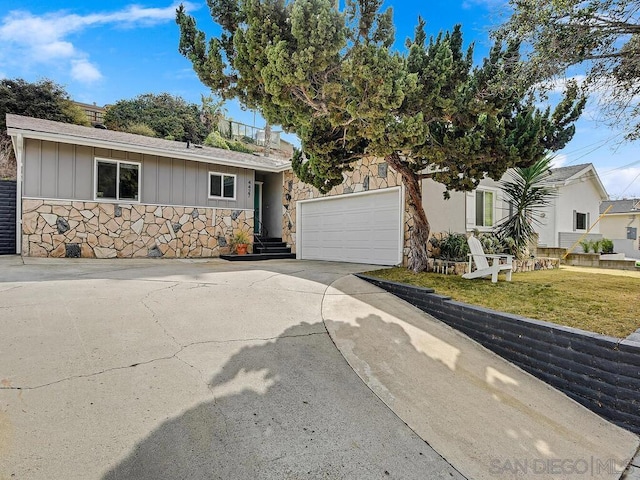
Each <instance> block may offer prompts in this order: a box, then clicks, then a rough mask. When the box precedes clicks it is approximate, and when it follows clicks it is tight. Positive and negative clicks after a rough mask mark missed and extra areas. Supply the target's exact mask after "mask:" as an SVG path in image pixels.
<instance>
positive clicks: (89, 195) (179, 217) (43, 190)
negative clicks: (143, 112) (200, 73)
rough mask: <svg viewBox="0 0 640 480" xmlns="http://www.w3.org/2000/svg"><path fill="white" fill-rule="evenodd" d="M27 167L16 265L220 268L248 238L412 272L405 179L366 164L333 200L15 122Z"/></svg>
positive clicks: (231, 170) (182, 151)
mask: <svg viewBox="0 0 640 480" xmlns="http://www.w3.org/2000/svg"><path fill="white" fill-rule="evenodd" d="M7 131H8V134H9V135H10V136H11V138H12V141H13V145H14V150H15V152H16V157H17V159H18V174H17V176H18V182H17V188H16V195H15V198H16V202H15V203H16V207H15V208H16V214H15V217H16V224H17V228H16V240H17V242H16V243H17V246H16V248H15V250H16V252H17V253H21V254H22V255H26V256H40V257H99V258H113V257H148V256H151V257H211V256H218V255H220V254H222V253H225V252H227V251H228V249H229V248H228V245H229V241H230V239H231V237H232V235H233V234H234V232H236V231H237V230H241V229H245V230H253V231H254V232H263V233H264V232H265V231H268V235H269V236H275V237H283V239H284V241H286V242H287V244H288V245H289V246H290V247H291V249H292V250H293V251H294V252H296V253H297V257H298V258H301V259H321V260H335V261H350V262H361V263H373V264H382V265H396V264H400V263H402V262H403V259H404V257H405V256H406V254H407V249H406V245H405V242H406V239H408V234H407V232H408V229H409V228H411V225H412V220H411V218H410V216H409V215H408V213H407V211H406V210H407V209H406V205H405V201H404V190H403V188H402V181H401V177H400V175H399V174H397V173H396V172H394V171H393V170H391V169H390V168H388V166H387V164H386V163H385V162H384V161H383V160H381V159H376V158H366V159H363V160H362V161H360V162H358V163H357V164H356V165H355V166H354V169H353V170H352V171H350V172H346V173H345V181H344V183H343V184H341V185H339V186H338V187H336V188H334V189H333V190H332V191H331V192H329V193H328V194H326V195H322V194H320V193H319V192H318V191H317V190H316V189H315V188H313V187H311V186H309V185H306V184H304V183H302V182H301V181H300V180H298V179H297V178H296V176H295V175H294V173H293V172H292V171H291V165H290V162H289V161H288V160H283V159H278V158H274V157H270V158H267V157H263V156H258V155H252V154H245V153H239V152H232V151H229V150H221V149H216V148H209V147H200V146H194V145H189V144H185V143H183V142H174V141H169V140H163V139H158V138H150V137H144V136H140V135H134V134H129V133H123V132H114V131H109V130H103V129H96V128H90V127H82V126H78V125H71V124H64V123H59V122H53V121H48V120H40V119H35V118H29V117H23V116H18V115H11V114H10V115H7Z"/></svg>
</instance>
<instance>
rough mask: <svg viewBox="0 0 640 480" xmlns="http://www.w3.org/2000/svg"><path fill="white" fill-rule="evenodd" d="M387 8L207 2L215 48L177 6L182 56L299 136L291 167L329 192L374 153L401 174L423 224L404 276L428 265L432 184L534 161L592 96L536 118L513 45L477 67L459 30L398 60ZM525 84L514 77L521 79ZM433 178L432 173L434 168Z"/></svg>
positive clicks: (467, 183) (469, 183)
mask: <svg viewBox="0 0 640 480" xmlns="http://www.w3.org/2000/svg"><path fill="white" fill-rule="evenodd" d="M381 4H382V1H381V0H347V6H346V9H345V11H344V12H339V11H338V10H337V9H336V8H335V6H334V2H332V1H330V0H292V1H290V2H288V3H285V2H284V1H283V0H209V6H210V9H211V15H212V18H213V20H214V22H215V23H217V24H218V25H219V26H220V27H221V29H222V33H221V34H220V36H219V37H212V38H211V39H210V40H209V41H208V42H207V40H206V36H205V34H204V33H203V32H202V31H200V30H198V28H197V25H196V22H195V20H194V19H193V17H190V16H189V15H187V13H186V12H185V10H184V8H183V7H182V6H181V7H180V8H179V9H178V11H177V23H178V24H179V26H180V31H181V37H180V47H179V50H180V52H181V53H182V54H183V55H185V56H186V57H187V58H189V59H190V60H191V62H192V63H193V66H194V69H195V71H196V73H197V74H198V76H199V78H200V79H201V81H202V82H203V83H204V84H206V85H208V86H209V87H211V88H212V89H213V90H215V91H216V92H219V93H220V94H222V95H223V96H224V97H225V98H237V99H239V100H240V101H241V102H243V103H244V104H245V105H247V106H249V107H250V108H255V109H258V110H259V111H260V112H261V113H262V114H263V115H264V117H265V118H266V119H267V121H268V122H270V123H272V124H279V125H282V127H283V128H284V129H285V130H287V131H290V132H295V133H296V134H297V135H298V136H299V137H300V139H301V142H302V151H300V152H297V153H296V155H295V156H294V158H293V162H292V164H293V169H294V171H295V172H296V174H297V175H298V176H299V177H300V178H301V179H302V180H303V181H305V182H307V183H310V184H313V185H314V186H316V187H317V188H318V189H319V190H320V191H322V192H327V191H329V190H330V189H331V188H332V187H333V186H335V185H338V184H339V183H341V182H342V178H343V177H342V172H344V171H345V170H347V169H349V168H351V165H352V163H353V162H354V161H356V160H358V159H361V158H363V157H364V156H367V155H375V156H379V157H382V158H384V159H385V160H386V161H387V162H388V164H389V165H390V166H391V168H393V169H394V170H396V171H397V172H398V173H400V174H401V175H402V179H403V182H404V185H405V187H406V191H407V195H408V203H409V207H410V210H411V211H410V214H411V215H412V216H413V218H414V227H413V228H412V230H411V232H410V254H409V265H408V266H409V268H411V269H412V270H414V271H421V270H424V269H426V266H427V240H428V238H429V222H428V220H427V216H426V214H425V211H424V208H423V206H422V195H421V179H422V178H424V177H425V176H426V175H428V176H431V177H432V178H433V179H434V180H436V181H438V182H440V183H443V184H444V185H445V186H446V187H447V189H448V190H471V189H473V188H475V187H476V186H477V185H478V183H479V181H480V180H481V179H482V178H483V177H484V175H485V174H486V175H488V176H490V177H491V178H494V179H498V178H500V177H501V176H502V174H503V173H504V172H505V171H506V170H507V169H508V168H510V167H515V166H528V165H530V164H532V163H533V162H535V161H536V160H538V159H539V158H541V157H542V156H543V155H544V154H545V152H546V151H548V150H557V149H559V148H561V147H563V146H564V145H565V144H566V143H567V142H568V141H569V139H570V138H571V137H572V136H573V132H574V127H573V122H574V121H575V119H576V118H577V117H578V116H579V114H580V112H581V110H582V108H583V106H584V101H583V100H582V99H578V91H577V89H576V88H574V87H573V86H571V88H569V90H568V92H567V95H566V96H565V97H564V99H563V100H562V101H561V102H560V103H559V104H558V106H557V107H556V108H555V109H554V111H553V112H552V111H550V110H548V109H547V110H546V111H543V112H542V111H539V110H538V109H537V108H535V106H534V105H533V104H532V103H531V101H530V100H529V97H528V91H529V89H530V87H531V86H530V85H527V84H526V82H524V81H523V80H522V77H521V76H518V75H515V74H514V72H515V71H516V70H518V69H519V65H520V63H519V62H520V59H519V54H518V45H517V44H509V45H500V44H497V45H496V46H495V47H494V48H493V49H492V50H491V53H490V56H489V58H487V59H486V60H485V61H484V62H483V64H482V65H481V66H478V67H474V66H473V64H472V53H473V50H472V47H469V48H468V49H466V50H465V49H464V47H463V38H462V31H461V28H460V27H459V26H456V27H455V28H454V29H453V30H452V31H451V32H447V33H442V34H440V35H438V36H437V37H435V38H431V39H430V40H429V41H427V36H426V34H425V31H424V21H423V20H422V19H418V25H417V27H416V31H415V36H414V38H413V39H412V40H407V42H406V45H405V47H406V48H405V49H404V50H403V51H401V52H400V51H396V50H395V49H394V47H393V44H394V28H393V21H392V12H391V10H390V9H387V10H386V11H384V12H380V7H381ZM516 79H519V81H516ZM429 172H432V173H429Z"/></svg>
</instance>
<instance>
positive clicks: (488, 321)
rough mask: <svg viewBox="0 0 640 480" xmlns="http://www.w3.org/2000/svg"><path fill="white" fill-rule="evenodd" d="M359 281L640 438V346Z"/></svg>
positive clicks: (376, 281)
mask: <svg viewBox="0 0 640 480" xmlns="http://www.w3.org/2000/svg"><path fill="white" fill-rule="evenodd" d="M359 277H360V278H363V279H364V280H367V281H369V282H371V283H373V284H374V285H377V286H379V287H381V288H383V289H384V290H387V291H389V292H391V293H393V294H394V295H396V296H398V297H400V298H402V299H403V300H405V301H407V302H409V303H411V304H412V305H414V306H416V307H418V308H420V309H421V310H423V311H424V312H427V313H429V314H430V315H433V316H434V317H435V318H437V319H439V320H441V321H443V322H444V323H446V324H448V325H450V326H451V327H453V328H455V329H457V330H459V331H461V332H463V333H465V334H466V335H468V336H469V337H471V338H473V339H474V340H476V341H477V342H479V343H480V344H482V345H483V346H485V347H486V348H488V349H489V350H491V351H493V352H495V353H497V354H498V355H500V356H502V357H503V358H505V359H507V360H509V361H510V362H512V363H514V364H515V365H517V366H519V367H520V368H522V369H523V370H525V371H527V372H529V373H530V374H532V375H534V376H535V377H537V378H539V379H541V380H543V381H545V382H547V383H548V384H549V385H551V386H553V387H555V388H556V389H558V390H560V391H562V392H563V393H565V394H566V395H568V396H569V397H571V398H573V399H574V400H575V401H577V402H578V403H580V404H582V405H584V406H585V407H587V408H588V409H590V410H592V411H593V412H595V413H597V414H598V415H600V416H602V417H604V418H606V419H607V420H609V421H611V422H613V423H615V424H616V425H619V426H621V427H623V428H626V429H628V430H630V431H632V432H634V433H637V434H640V342H636V341H632V340H630V339H625V340H621V339H617V338H612V337H606V336H604V335H598V334H595V333H591V332H585V331H582V330H578V329H575V328H570V327H563V326H560V325H555V324H552V323H548V322H542V321H538V320H533V319H529V318H525V317H520V316H518V315H511V314H507V313H501V312H496V311H494V310H490V309H486V308H482V307H476V306H472V305H468V304H465V303H462V302H456V301H453V300H451V299H450V298H449V297H446V296H442V295H437V294H435V293H434V291H433V290H431V289H426V288H419V287H413V286H409V285H404V284H400V283H396V282H387V281H384V280H380V279H377V278H373V277H368V276H366V275H359Z"/></svg>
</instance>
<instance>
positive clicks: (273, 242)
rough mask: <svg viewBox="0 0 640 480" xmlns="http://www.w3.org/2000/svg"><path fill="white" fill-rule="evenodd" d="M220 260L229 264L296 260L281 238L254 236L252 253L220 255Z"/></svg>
mask: <svg viewBox="0 0 640 480" xmlns="http://www.w3.org/2000/svg"><path fill="white" fill-rule="evenodd" d="M220 258H222V259H223V260H229V261H231V262H252V261H257V260H276V259H285V258H296V254H295V253H291V248H290V247H287V244H286V243H285V242H283V241H282V238H276V237H258V236H254V239H253V253H247V254H246V255H238V254H237V253H229V254H226V255H220Z"/></svg>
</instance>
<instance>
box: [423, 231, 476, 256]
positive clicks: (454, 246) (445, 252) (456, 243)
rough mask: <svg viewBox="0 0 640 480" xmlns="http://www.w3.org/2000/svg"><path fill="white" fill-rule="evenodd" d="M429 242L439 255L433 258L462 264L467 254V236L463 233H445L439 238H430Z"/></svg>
mask: <svg viewBox="0 0 640 480" xmlns="http://www.w3.org/2000/svg"><path fill="white" fill-rule="evenodd" d="M429 242H430V243H431V245H432V247H433V248H434V249H436V250H438V251H439V252H440V253H439V254H436V257H435V258H441V259H443V260H448V261H451V262H464V261H466V260H467V255H468V254H469V245H467V236H466V235H465V234H463V233H452V232H449V233H446V234H444V235H442V237H441V238H439V239H438V238H437V237H432V238H431V239H430V240H429Z"/></svg>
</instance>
